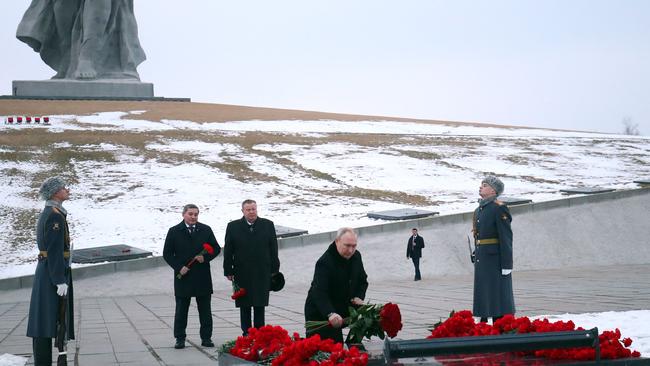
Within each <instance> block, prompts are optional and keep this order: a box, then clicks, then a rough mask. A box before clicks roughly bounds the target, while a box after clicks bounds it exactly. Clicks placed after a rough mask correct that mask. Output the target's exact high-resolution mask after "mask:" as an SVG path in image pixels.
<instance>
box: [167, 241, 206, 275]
mask: <svg viewBox="0 0 650 366" xmlns="http://www.w3.org/2000/svg"><path fill="white" fill-rule="evenodd" d="M206 254H210V255H213V254H214V248H213V247H212V245H210V244H208V243H203V249H202V250H201V252H200V253H199V254H197V256H198V255H206ZM194 263H196V257H194V258H192V259H191V260H190V261H189V262H187V264H186V265H185V267H187V268H192V266H193V265H194ZM176 278H178V279H179V280H180V279H181V278H183V275H182V274H180V273H179V274H177V275H176Z"/></svg>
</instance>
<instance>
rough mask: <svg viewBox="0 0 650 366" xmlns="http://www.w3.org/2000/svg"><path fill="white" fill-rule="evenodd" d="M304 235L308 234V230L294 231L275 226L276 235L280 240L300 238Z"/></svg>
mask: <svg viewBox="0 0 650 366" xmlns="http://www.w3.org/2000/svg"><path fill="white" fill-rule="evenodd" d="M303 234H307V230H303V229H294V228H292V227H288V226H281V225H275V235H276V236H277V237H278V238H289V237H292V236H298V235H303Z"/></svg>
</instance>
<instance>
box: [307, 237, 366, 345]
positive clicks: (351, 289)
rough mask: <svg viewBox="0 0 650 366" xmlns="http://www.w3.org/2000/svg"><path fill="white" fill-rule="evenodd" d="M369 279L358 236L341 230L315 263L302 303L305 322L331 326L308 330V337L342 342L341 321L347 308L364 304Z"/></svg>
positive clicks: (347, 310) (345, 314)
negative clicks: (305, 298)
mask: <svg viewBox="0 0 650 366" xmlns="http://www.w3.org/2000/svg"><path fill="white" fill-rule="evenodd" d="M367 279H368V276H367V275H366V271H365V270H364V268H363V261H362V260H361V253H359V251H357V234H356V233H355V232H354V229H352V228H347V227H346V228H341V229H339V230H338V232H337V233H336V239H335V240H334V242H333V243H332V244H330V245H329V247H328V248H327V250H326V251H325V253H324V254H323V255H322V256H321V257H320V258H319V259H318V261H317V262H316V268H315V269H314V279H313V280H312V282H311V287H310V288H309V293H308V294H307V300H306V301H305V320H306V321H314V320H320V321H322V320H328V321H329V322H330V324H331V326H326V327H323V328H320V329H318V330H316V331H309V330H308V331H307V337H310V336H312V335H314V334H319V335H320V336H321V338H322V339H326V338H329V339H333V340H334V341H335V342H343V331H342V327H343V325H344V324H343V319H344V318H345V317H348V316H349V315H350V312H349V307H350V306H354V305H363V299H364V298H365V297H366V289H368V280H367Z"/></svg>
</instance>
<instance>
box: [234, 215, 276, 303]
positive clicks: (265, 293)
mask: <svg viewBox="0 0 650 366" xmlns="http://www.w3.org/2000/svg"><path fill="white" fill-rule="evenodd" d="M223 255H224V256H223V274H224V276H234V277H235V278H234V280H235V282H236V283H237V285H239V287H242V288H245V289H246V296H243V297H240V298H239V299H237V300H235V306H237V307H242V306H244V307H250V306H268V305H269V291H270V286H271V274H272V273H276V272H278V271H280V259H279V258H278V239H277V237H276V235H275V225H273V221H271V220H267V219H264V218H261V217H258V218H257V220H255V222H254V223H253V225H248V222H247V221H246V219H245V218H244V217H242V218H241V219H239V220H234V221H231V222H229V223H228V226H227V228H226V238H225V245H224V250H223Z"/></svg>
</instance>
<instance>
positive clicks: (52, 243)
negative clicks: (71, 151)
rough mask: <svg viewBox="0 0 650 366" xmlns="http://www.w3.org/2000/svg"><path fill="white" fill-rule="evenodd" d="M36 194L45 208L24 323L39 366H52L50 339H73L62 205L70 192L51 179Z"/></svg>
mask: <svg viewBox="0 0 650 366" xmlns="http://www.w3.org/2000/svg"><path fill="white" fill-rule="evenodd" d="M39 194H40V197H41V198H42V199H43V200H45V208H44V209H43V211H42V212H41V214H40V216H39V217H38V222H37V224H36V242H37V244H38V250H39V254H38V264H37V265H36V273H35V274H34V285H33V287H32V297H31V301H30V304H29V320H28V322H27V336H28V337H31V338H32V346H33V350H34V365H38V366H40V365H51V364H52V338H55V337H57V336H59V337H60V336H61V334H58V335H57V330H58V331H59V333H61V330H64V334H63V336H64V338H66V339H74V325H73V317H72V314H73V308H72V304H73V302H74V301H73V294H72V276H71V273H70V254H71V247H70V233H69V231H68V222H67V220H66V216H67V214H68V213H67V211H66V210H65V209H64V208H63V206H62V203H63V201H65V200H67V199H68V198H69V197H70V191H69V190H68V188H66V184H65V182H64V181H63V179H61V178H59V177H52V178H48V179H46V180H45V182H43V184H42V185H41V188H40V190H39ZM61 309H63V311H60V310H61ZM62 315H63V316H62ZM57 326H58V327H59V329H57ZM57 340H58V339H57Z"/></svg>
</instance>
